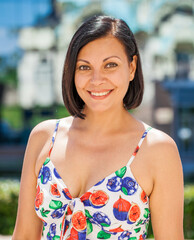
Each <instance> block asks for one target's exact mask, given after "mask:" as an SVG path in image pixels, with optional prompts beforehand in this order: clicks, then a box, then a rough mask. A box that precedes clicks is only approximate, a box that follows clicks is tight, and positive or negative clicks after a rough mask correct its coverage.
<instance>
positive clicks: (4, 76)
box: [0, 56, 17, 133]
mask: <svg viewBox="0 0 194 240" xmlns="http://www.w3.org/2000/svg"><path fill="white" fill-rule="evenodd" d="M12 57H14V56H12ZM16 71H17V70H16V66H14V65H12V64H11V63H9V62H8V61H7V59H6V58H5V57H1V56H0V133H1V132H2V129H1V126H2V107H3V99H4V93H5V90H6V87H8V86H12V87H16V86H17V76H16V75H17V72H16Z"/></svg>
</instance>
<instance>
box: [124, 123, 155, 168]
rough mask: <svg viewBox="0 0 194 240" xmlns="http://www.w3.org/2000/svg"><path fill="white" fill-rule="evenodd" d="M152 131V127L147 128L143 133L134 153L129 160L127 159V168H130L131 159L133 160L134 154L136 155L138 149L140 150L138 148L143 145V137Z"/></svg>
mask: <svg viewBox="0 0 194 240" xmlns="http://www.w3.org/2000/svg"><path fill="white" fill-rule="evenodd" d="M151 129H152V127H150V126H149V127H148V128H147V129H146V130H145V132H144V133H143V135H142V137H141V139H140V141H139V143H138V145H137V147H136V148H135V151H134V152H133V154H132V156H131V158H130V159H129V161H128V163H127V165H126V166H127V167H128V166H130V164H131V163H132V162H133V159H134V158H135V156H136V154H137V153H138V151H139V149H140V146H141V144H142V143H143V140H144V139H145V137H146V136H147V133H148V132H149V131H150V130H151Z"/></svg>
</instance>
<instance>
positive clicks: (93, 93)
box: [88, 90, 113, 99]
mask: <svg viewBox="0 0 194 240" xmlns="http://www.w3.org/2000/svg"><path fill="white" fill-rule="evenodd" d="M112 91H113V90H102V91H88V92H89V94H90V96H92V97H93V98H95V99H96V98H100V99H102V98H105V97H107V96H108V95H109V94H110V93H111V92H112Z"/></svg>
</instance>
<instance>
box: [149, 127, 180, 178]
mask: <svg viewBox="0 0 194 240" xmlns="http://www.w3.org/2000/svg"><path fill="white" fill-rule="evenodd" d="M146 155H147V156H149V157H148V158H147V159H149V160H148V162H149V166H150V167H151V169H153V170H154V171H153V173H154V175H155V176H154V178H155V179H156V178H159V177H160V175H161V176H164V174H165V173H167V172H169V173H170V172H171V174H172V175H173V174H176V173H177V171H179V174H182V163H181V159H180V155H179V151H178V147H177V145H176V143H175V141H174V140H173V138H172V137H170V136H169V135H168V134H166V133H164V132H163V131H160V130H158V129H155V128H152V129H151V130H150V132H149V134H148V135H147V150H146ZM174 169H176V170H177V171H175V170H174Z"/></svg>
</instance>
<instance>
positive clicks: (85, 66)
mask: <svg viewBox="0 0 194 240" xmlns="http://www.w3.org/2000/svg"><path fill="white" fill-rule="evenodd" d="M78 69H79V70H81V71H85V70H90V67H89V66H87V65H81V66H79V67H78Z"/></svg>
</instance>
